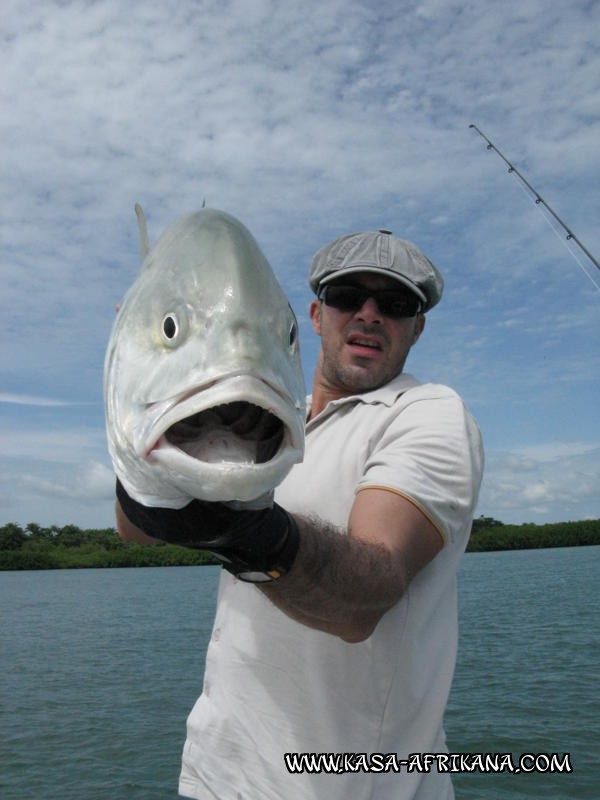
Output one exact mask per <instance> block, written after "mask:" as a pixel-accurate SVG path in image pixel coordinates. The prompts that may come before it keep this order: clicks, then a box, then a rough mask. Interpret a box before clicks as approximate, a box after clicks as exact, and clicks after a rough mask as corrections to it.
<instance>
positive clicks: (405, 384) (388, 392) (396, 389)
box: [306, 372, 421, 425]
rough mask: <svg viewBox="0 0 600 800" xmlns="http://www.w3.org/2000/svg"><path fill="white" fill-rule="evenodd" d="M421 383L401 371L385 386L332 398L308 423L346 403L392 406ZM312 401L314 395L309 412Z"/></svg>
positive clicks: (321, 417) (308, 404)
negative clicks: (336, 398)
mask: <svg viewBox="0 0 600 800" xmlns="http://www.w3.org/2000/svg"><path fill="white" fill-rule="evenodd" d="M420 385H421V382H420V381H418V380H417V379H416V378H415V377H414V376H413V375H411V374H410V373H408V372H401V373H400V375H396V377H395V378H392V380H391V381H389V382H388V383H384V385H383V386H379V387H378V388H377V389H372V390H371V391H369V392H360V393H359V394H352V395H348V397H340V398H339V399H338V400H330V401H329V403H327V405H326V406H325V408H324V409H323V411H321V413H320V414H319V415H318V416H317V417H315V418H314V420H312V419H311V420H310V422H309V423H308V424H309V425H310V424H311V423H312V422H316V421H318V420H321V419H323V418H324V417H325V416H328V415H329V414H332V413H333V412H334V411H335V409H336V408H339V407H340V406H343V405H345V404H346V403H365V404H366V405H375V404H377V403H382V404H383V405H385V406H389V407H391V406H392V405H393V404H394V403H395V402H396V400H397V399H398V398H399V397H400V395H401V394H404V392H406V391H408V390H409V389H413V388H414V387H415V386H420ZM311 403H312V397H311V396H309V397H308V398H307V403H306V405H307V414H309V413H310V407H311Z"/></svg>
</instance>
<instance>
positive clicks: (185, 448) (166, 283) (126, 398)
mask: <svg viewBox="0 0 600 800" xmlns="http://www.w3.org/2000/svg"><path fill="white" fill-rule="evenodd" d="M104 384H105V407H106V423H107V436H108V442H109V451H110V453H111V457H112V459H113V464H114V466H115V470H116V472H117V475H118V476H119V477H120V479H121V481H122V483H123V484H124V486H125V488H126V489H127V490H128V491H129V492H130V494H132V496H133V497H135V499H137V500H139V501H140V502H143V503H145V504H146V505H161V504H162V505H166V506H169V505H170V506H172V507H178V505H181V504H185V503H184V502H183V501H184V500H185V502H189V500H190V499H191V498H198V499H203V500H210V501H216V500H219V501H234V500H237V501H242V502H248V501H252V500H255V499H256V498H260V497H262V496H264V495H265V494H268V493H269V492H271V491H272V490H273V488H274V487H275V486H276V485H277V484H278V483H280V482H281V480H283V478H284V477H285V475H286V474H287V472H288V471H289V470H290V469H291V467H292V465H293V464H294V463H296V462H298V461H301V460H302V456H303V447H304V420H305V388H304V379H303V374H302V368H301V362H300V350H299V341H298V325H297V321H296V318H295V315H294V312H293V311H292V309H291V307H290V305H289V303H288V301H287V299H286V297H285V295H284V293H283V291H282V290H281V287H280V286H279V284H278V282H277V279H276V278H275V275H274V273H273V271H272V269H271V267H270V265H269V263H268V261H267V259H266V258H265V256H264V255H263V253H262V252H261V250H260V248H259V246H258V244H257V243H256V241H255V240H254V238H253V237H252V235H251V234H250V232H249V231H248V230H247V228H246V227H245V226H244V225H242V223H240V222H239V221H238V220H237V219H235V218H234V217H232V216H230V215H228V214H225V213H224V212H222V211H217V210H214V209H208V208H207V209H202V210H201V211H199V212H196V213H195V214H190V215H188V216H186V217H183V218H182V219H181V220H179V221H178V222H176V223H174V224H173V225H172V226H171V227H170V228H168V229H167V230H166V231H165V233H164V234H163V235H162V236H161V237H160V238H159V240H158V241H157V243H156V245H155V246H154V247H153V248H152V249H151V250H150V251H149V252H148V254H147V256H146V258H145V259H144V262H143V264H142V269H141V273H140V275H139V277H138V278H137V280H136V281H135V283H134V284H133V285H132V286H131V288H130V289H129V291H128V292H127V294H126V296H125V298H124V300H123V303H122V305H121V307H120V310H119V313H118V315H117V318H116V320H115V324H114V327H113V331H112V334H111V337H110V340H109V344H108V348H107V353H106V360H105V380H104Z"/></svg>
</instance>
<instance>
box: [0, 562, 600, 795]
mask: <svg viewBox="0 0 600 800" xmlns="http://www.w3.org/2000/svg"><path fill="white" fill-rule="evenodd" d="M599 575H600V547H591V548H568V549H555V550H530V551H519V552H507V553H473V554H467V555H466V556H465V558H464V559H463V564H462V567H461V571H460V576H459V579H460V615H461V638H460V651H459V659H458V664H457V670H456V676H455V682H454V687H453V691H452V695H451V699H450V704H449V707H448V712H447V715H446V731H447V735H448V745H449V749H450V751H451V752H456V753H459V752H460V753H511V754H513V755H514V757H515V763H516V762H517V760H518V758H519V756H521V755H523V754H529V753H531V754H540V753H542V754H543V753H548V754H550V753H558V754H559V755H561V756H562V755H563V754H565V753H569V754H570V763H571V766H572V770H573V771H572V772H571V773H564V772H563V773H554V774H550V773H527V774H523V773H522V774H518V775H517V774H511V773H498V774H480V773H468V774H467V773H463V774H457V775H455V776H454V785H455V790H456V796H457V800H460V799H461V798H468V799H469V800H480V798H491V799H492V800H508V798H510V799H511V800H518V798H560V799H561V800H562V799H563V798H564V799H565V800H567V799H568V798H573V800H585V799H586V798H599V797H600V770H599V759H598V753H599V750H600V707H599V698H598V675H599V664H600V595H599V592H598V585H599V580H598V579H599ZM217 577H218V568H217V567H196V568H194V567H180V568H159V569H133V570H128V569H123V570H68V571H67V570H61V571H47V572H3V573H0V609H1V622H0V659H1V661H0V798H2V800H29V799H30V798H31V800H34V798H35V800H109V798H110V800H128V799H129V798H132V799H133V798H139V800H142V798H143V800H176V798H177V790H176V787H177V778H178V773H179V763H180V753H181V748H182V745H183V741H184V738H185V719H186V716H187V713H188V711H189V710H190V708H191V706H192V705H193V703H194V701H195V699H196V697H197V695H198V693H199V692H200V689H201V685H202V673H203V664H204V653H205V648H206V645H207V642H208V639H209V636H210V630H211V626H212V617H213V613H214V602H215V590H216V584H217ZM542 762H543V759H542ZM257 800H260V799H259V798H257ZM324 800H326V798H324Z"/></svg>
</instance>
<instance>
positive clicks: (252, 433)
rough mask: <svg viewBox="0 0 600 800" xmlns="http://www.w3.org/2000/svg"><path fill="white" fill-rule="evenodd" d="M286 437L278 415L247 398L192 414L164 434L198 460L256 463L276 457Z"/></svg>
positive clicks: (174, 424)
mask: <svg viewBox="0 0 600 800" xmlns="http://www.w3.org/2000/svg"><path fill="white" fill-rule="evenodd" d="M284 436H285V426H284V424H283V422H282V421H281V420H280V419H279V417H277V416H275V414H272V413H271V412H270V411H267V409H265V408H261V406H258V405H255V404H254V403H251V402H248V401H246V400H235V401H232V402H230V403H220V404H219V405H216V406H213V407H212V408H208V409H205V410H204V411H199V412H197V413H195V414H191V415H190V416H187V417H184V418H183V419H180V420H179V421H177V422H175V423H173V425H171V426H170V427H169V428H167V430H166V431H165V433H164V434H163V437H164V440H165V441H166V442H168V443H169V444H171V445H173V446H174V447H176V448H178V449H179V450H182V451H183V452H184V453H186V454H187V455H189V456H191V457H192V458H196V459H198V460H202V461H207V462H219V461H220V462H223V461H226V460H231V461H232V462H238V461H240V460H242V461H250V462H252V463H254V464H264V463H266V462H268V461H270V460H271V459H272V458H274V457H275V456H276V455H277V453H278V452H279V449H280V447H281V444H282V442H283V440H284ZM161 441H162V440H161V439H159V441H158V442H157V445H158V446H160V445H161ZM163 444H164V443H163ZM227 457H228V458H227Z"/></svg>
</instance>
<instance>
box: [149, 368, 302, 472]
mask: <svg viewBox="0 0 600 800" xmlns="http://www.w3.org/2000/svg"><path fill="white" fill-rule="evenodd" d="M299 408H300V406H299V405H298V404H296V403H294V402H293V401H292V399H291V398H290V397H288V396H286V395H285V394H283V393H282V391H281V390H279V389H278V388H276V387H274V386H273V385H271V384H269V383H267V382H266V381H264V380H263V379H261V378H257V377H255V376H251V375H235V376H232V377H228V378H225V379H220V380H217V381H215V382H213V383H210V384H208V385H206V386H201V387H196V388H194V389H191V390H188V391H186V392H184V393H182V394H179V395H177V396H175V397H172V398H170V399H169V400H166V401H162V402H158V403H151V404H149V405H148V406H147V407H146V412H145V414H144V415H143V423H142V424H141V426H140V427H139V428H138V429H137V435H136V436H135V437H134V438H135V443H134V448H135V450H136V452H137V454H138V455H139V456H141V457H143V458H146V459H148V460H150V461H156V460H159V461H164V459H165V458H168V459H169V460H170V461H172V458H173V457H175V458H177V460H178V463H179V464H180V466H181V464H182V462H181V459H182V458H188V459H194V460H195V461H196V462H205V463H206V464H207V465H211V466H217V465H220V466H223V467H227V466H230V467H231V468H235V466H236V465H237V466H240V467H241V466H243V465H252V466H253V467H256V468H257V469H260V468H265V467H266V466H267V465H271V464H274V463H276V462H277V461H278V459H279V458H280V457H288V456H289V454H290V452H291V451H298V452H302V450H303V437H304V424H303V418H302V415H301V414H299ZM296 460H297V459H296Z"/></svg>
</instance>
